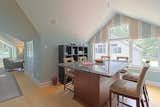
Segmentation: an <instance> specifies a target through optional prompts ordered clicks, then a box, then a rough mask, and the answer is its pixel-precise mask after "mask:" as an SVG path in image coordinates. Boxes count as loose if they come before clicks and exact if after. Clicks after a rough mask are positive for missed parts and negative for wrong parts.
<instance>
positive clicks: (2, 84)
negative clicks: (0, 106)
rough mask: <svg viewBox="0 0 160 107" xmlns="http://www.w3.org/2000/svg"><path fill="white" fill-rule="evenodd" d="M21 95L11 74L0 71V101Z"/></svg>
mask: <svg viewBox="0 0 160 107" xmlns="http://www.w3.org/2000/svg"><path fill="white" fill-rule="evenodd" d="M19 96H22V92H21V90H20V87H19V85H18V83H17V81H16V79H15V77H14V75H13V74H10V73H7V72H1V73H0V103H2V102H5V101H8V100H10V99H13V98H16V97H19Z"/></svg>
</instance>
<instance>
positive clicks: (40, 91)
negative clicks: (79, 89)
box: [0, 72, 160, 107]
mask: <svg viewBox="0 0 160 107" xmlns="http://www.w3.org/2000/svg"><path fill="white" fill-rule="evenodd" d="M14 74H15V76H16V79H17V81H18V84H19V85H20V88H21V90H22V92H23V96H21V97H17V98H15V99H12V100H9V101H6V102H4V103H0V107H84V106H83V105H81V104H79V103H78V102H77V101H75V100H73V99H72V97H73V94H72V93H71V92H65V91H63V86H62V85H58V86H45V87H39V86H37V85H36V84H35V83H34V82H33V81H32V80H31V79H30V78H29V77H27V76H25V75H24V74H23V73H22V72H16V73H14ZM148 91H149V96H150V99H151V103H152V105H153V106H152V107H160V88H157V87H148Z"/></svg>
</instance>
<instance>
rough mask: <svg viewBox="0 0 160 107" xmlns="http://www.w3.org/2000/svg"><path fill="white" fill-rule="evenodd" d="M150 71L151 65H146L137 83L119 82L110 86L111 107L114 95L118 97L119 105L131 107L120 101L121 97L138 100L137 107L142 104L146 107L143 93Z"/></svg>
mask: <svg viewBox="0 0 160 107" xmlns="http://www.w3.org/2000/svg"><path fill="white" fill-rule="evenodd" d="M148 69H149V65H144V67H143V68H142V70H141V73H140V75H139V77H138V81H137V82H133V81H128V80H121V79H120V80H117V81H115V82H114V83H113V84H112V85H111V86H110V94H109V96H110V97H109V98H110V107H112V94H116V95H117V105H118V106H119V103H121V104H123V105H126V106H130V107H132V106H131V105H129V104H126V103H124V102H123V101H122V102H121V101H119V96H122V97H127V98H131V99H134V100H136V107H140V102H141V104H142V107H144V103H143V98H142V91H143V86H144V82H145V77H146V73H147V71H148Z"/></svg>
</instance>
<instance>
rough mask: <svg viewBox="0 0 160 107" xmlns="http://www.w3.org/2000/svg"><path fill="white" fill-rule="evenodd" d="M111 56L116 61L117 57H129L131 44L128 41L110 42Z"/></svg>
mask: <svg viewBox="0 0 160 107" xmlns="http://www.w3.org/2000/svg"><path fill="white" fill-rule="evenodd" d="M110 56H111V59H113V60H116V59H117V57H119V56H123V57H129V42H128V40H116V41H110Z"/></svg>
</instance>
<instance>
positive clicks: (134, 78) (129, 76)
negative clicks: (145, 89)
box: [122, 73, 139, 82]
mask: <svg viewBox="0 0 160 107" xmlns="http://www.w3.org/2000/svg"><path fill="white" fill-rule="evenodd" d="M122 78H123V79H124V80H129V81H133V82H138V78H139V75H138V74H135V73H127V74H125V75H123V77H122Z"/></svg>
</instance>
